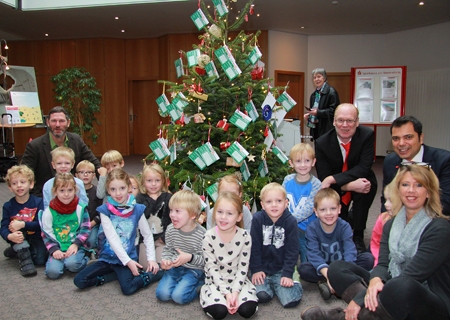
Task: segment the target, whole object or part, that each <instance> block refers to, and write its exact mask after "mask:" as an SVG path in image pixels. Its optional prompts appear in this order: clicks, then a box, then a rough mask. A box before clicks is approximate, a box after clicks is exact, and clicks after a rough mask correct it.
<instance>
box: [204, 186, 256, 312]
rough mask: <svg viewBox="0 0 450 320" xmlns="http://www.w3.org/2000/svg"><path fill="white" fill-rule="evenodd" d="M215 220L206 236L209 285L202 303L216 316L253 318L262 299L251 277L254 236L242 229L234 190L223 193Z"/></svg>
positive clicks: (216, 208) (214, 215)
mask: <svg viewBox="0 0 450 320" xmlns="http://www.w3.org/2000/svg"><path fill="white" fill-rule="evenodd" d="M213 219H214V222H215V227H214V228H213V229H210V230H208V231H207V232H206V234H205V237H204V239H203V255H204V257H205V275H206V280H205V282H206V284H205V285H204V286H203V287H202V288H201V290H200V305H201V306H202V308H203V311H205V313H206V314H207V315H209V316H210V317H212V318H213V319H223V318H225V317H226V316H227V314H228V313H230V314H234V313H236V312H237V313H239V314H240V315H241V316H242V317H244V318H250V317H251V316H253V315H254V314H255V313H256V311H257V310H258V298H257V297H256V289H255V286H254V285H253V284H252V283H251V281H250V280H249V279H248V278H247V273H248V264H249V262H250V250H251V246H252V238H251V236H250V234H249V233H247V231H245V230H243V229H241V228H242V226H243V223H242V200H241V198H240V197H239V196H238V195H237V194H235V193H233V192H222V193H221V194H220V195H219V197H218V198H217V201H216V204H215V206H214V213H213ZM217 288H218V289H217Z"/></svg>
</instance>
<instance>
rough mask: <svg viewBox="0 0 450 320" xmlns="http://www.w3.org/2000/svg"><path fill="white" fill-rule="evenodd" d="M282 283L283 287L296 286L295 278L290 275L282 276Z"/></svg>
mask: <svg viewBox="0 0 450 320" xmlns="http://www.w3.org/2000/svg"><path fill="white" fill-rule="evenodd" d="M280 285H281V286H282V287H286V288H290V287H293V286H294V280H292V279H291V278H288V277H281V281H280Z"/></svg>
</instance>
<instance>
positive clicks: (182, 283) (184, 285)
mask: <svg viewBox="0 0 450 320" xmlns="http://www.w3.org/2000/svg"><path fill="white" fill-rule="evenodd" d="M204 283H205V273H204V272H203V270H199V269H190V268H186V267H183V266H180V267H176V268H172V269H170V270H167V271H165V272H164V276H163V277H162V279H161V281H160V282H159V284H158V287H157V288H156V297H157V298H158V299H159V300H161V301H170V300H173V301H174V302H176V303H178V304H186V303H189V302H191V301H192V300H194V299H195V298H197V297H198V293H197V290H196V289H197V287H199V286H202V285H203V284H204Z"/></svg>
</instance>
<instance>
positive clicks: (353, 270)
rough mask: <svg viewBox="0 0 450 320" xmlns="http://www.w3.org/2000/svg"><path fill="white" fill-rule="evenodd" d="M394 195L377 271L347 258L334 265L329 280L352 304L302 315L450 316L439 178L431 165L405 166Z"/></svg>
mask: <svg viewBox="0 0 450 320" xmlns="http://www.w3.org/2000/svg"><path fill="white" fill-rule="evenodd" d="M391 199H392V201H393V212H394V214H395V217H394V218H392V219H391V220H389V221H388V222H386V224H385V226H384V228H383V235H382V238H381V245H380V255H379V262H378V265H377V266H376V267H375V268H374V269H373V270H372V272H368V271H365V270H363V269H361V268H360V267H358V266H355V265H351V264H349V263H347V262H343V261H336V262H334V263H332V264H331V265H330V268H329V271H328V276H329V281H330V283H331V285H332V286H333V288H334V289H335V291H336V293H337V294H339V295H340V296H341V297H342V299H343V300H344V301H346V302H347V303H348V307H347V308H346V309H345V310H342V309H340V308H336V309H331V310H325V309H322V308H319V307H312V308H309V309H306V310H305V311H304V312H303V313H302V319H304V320H308V319H325V320H326V319H362V320H364V319H410V318H414V319H449V317H450V276H449V275H450V247H449V246H442V244H447V243H449V241H450V224H449V222H448V219H449V218H448V217H446V216H444V215H443V214H442V206H441V202H440V200H439V181H438V179H437V177H436V175H435V174H434V172H433V171H432V170H430V168H428V167H424V166H418V165H408V166H403V167H401V168H400V170H399V172H398V174H397V176H396V177H395V180H394V182H393V190H392V194H391ZM424 283H427V285H426V286H425V285H424ZM399 306H402V307H401V308H399Z"/></svg>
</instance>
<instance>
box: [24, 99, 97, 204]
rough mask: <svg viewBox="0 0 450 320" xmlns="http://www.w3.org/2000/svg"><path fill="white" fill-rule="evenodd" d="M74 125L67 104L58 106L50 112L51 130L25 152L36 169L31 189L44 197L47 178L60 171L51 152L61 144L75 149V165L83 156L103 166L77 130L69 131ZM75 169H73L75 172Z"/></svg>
mask: <svg viewBox="0 0 450 320" xmlns="http://www.w3.org/2000/svg"><path fill="white" fill-rule="evenodd" d="M69 126H70V118H69V113H68V112H67V111H66V110H65V109H64V108H63V107H54V108H53V109H51V110H50V111H49V113H48V117H47V127H48V131H47V133H45V134H44V135H42V136H40V137H38V138H36V139H33V140H32V141H30V142H28V144H27V146H26V148H25V153H24V154H23V156H22V162H21V163H22V164H25V165H27V166H28V167H29V168H30V169H31V170H33V171H34V175H35V178H36V183H35V184H34V188H33V189H32V190H31V193H32V194H34V195H35V196H38V197H42V187H43V186H44V184H45V182H47V180H49V179H51V178H53V177H54V176H55V174H56V171H55V169H53V166H52V156H51V154H50V152H51V151H52V150H53V149H55V148H57V147H61V146H65V147H69V148H71V149H72V150H73V151H74V152H75V165H74V168H76V166H77V164H78V163H79V162H80V161H81V160H89V161H90V162H92V163H93V164H94V166H95V168H96V169H98V168H100V167H101V164H100V161H99V160H98V159H97V157H95V156H94V154H93V153H92V151H91V150H90V149H89V147H88V146H87V145H86V144H85V143H84V142H83V140H81V137H80V136H79V135H77V134H76V133H71V132H67V129H68V128H69ZM74 170H75V169H73V170H72V171H73V172H72V173H75V171H74Z"/></svg>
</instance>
